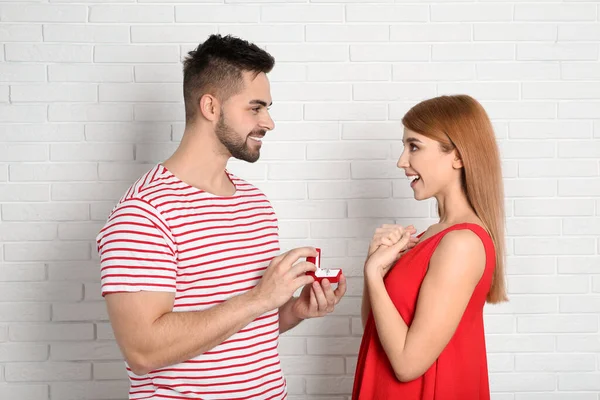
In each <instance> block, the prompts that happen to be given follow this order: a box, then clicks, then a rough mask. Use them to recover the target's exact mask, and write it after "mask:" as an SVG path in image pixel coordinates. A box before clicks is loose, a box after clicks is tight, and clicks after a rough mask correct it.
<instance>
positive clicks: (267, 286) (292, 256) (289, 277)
mask: <svg viewBox="0 0 600 400" xmlns="http://www.w3.org/2000/svg"><path fill="white" fill-rule="evenodd" d="M316 255H317V251H316V250H315V249H314V248H311V247H299V248H296V249H293V250H290V251H288V252H286V253H283V254H281V255H279V256H277V257H275V258H273V260H271V263H270V264H269V266H268V267H267V270H266V271H265V273H264V275H263V277H262V279H261V280H260V281H259V282H258V284H257V285H256V286H255V287H254V288H253V289H252V291H253V292H254V295H255V296H256V297H257V299H259V300H260V301H261V302H262V303H263V304H264V305H265V308H266V311H268V310H273V309H275V308H279V307H281V306H282V305H284V304H285V303H286V302H287V301H288V300H289V299H290V298H291V297H292V296H293V295H294V292H296V290H298V289H299V288H301V287H302V286H305V285H310V284H311V283H313V282H314V278H313V277H312V276H309V275H306V272H308V271H315V270H316V269H317V267H316V266H315V265H314V264H313V263H309V262H306V261H302V262H299V263H296V262H297V261H298V260H299V259H300V258H305V257H311V256H316Z"/></svg>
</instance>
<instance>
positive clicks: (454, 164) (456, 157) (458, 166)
mask: <svg viewBox="0 0 600 400" xmlns="http://www.w3.org/2000/svg"><path fill="white" fill-rule="evenodd" d="M452 168H454V169H461V168H463V162H462V158H460V154H458V152H457V151H456V149H455V150H454V161H452Z"/></svg>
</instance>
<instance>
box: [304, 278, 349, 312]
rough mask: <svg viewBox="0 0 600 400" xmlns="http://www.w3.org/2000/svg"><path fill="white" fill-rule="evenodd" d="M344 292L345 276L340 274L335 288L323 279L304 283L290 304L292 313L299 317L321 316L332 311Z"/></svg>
mask: <svg viewBox="0 0 600 400" xmlns="http://www.w3.org/2000/svg"><path fill="white" fill-rule="evenodd" d="M345 293H346V277H345V276H344V275H343V274H342V275H341V276H340V281H339V282H338V287H337V289H335V290H333V288H332V287H331V283H330V282H329V281H328V280H327V279H323V280H322V281H321V283H319V282H313V283H312V285H306V286H305V287H304V289H302V293H300V297H298V298H297V299H296V300H295V302H294V304H293V305H292V313H293V314H294V315H295V316H296V317H297V318H300V319H307V318H315V317H322V316H324V315H326V314H329V313H331V312H333V310H334V308H335V306H336V305H337V304H338V303H339V302H340V299H341V298H342V297H343V296H344V294H345Z"/></svg>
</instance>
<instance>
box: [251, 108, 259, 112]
mask: <svg viewBox="0 0 600 400" xmlns="http://www.w3.org/2000/svg"><path fill="white" fill-rule="evenodd" d="M252 111H254V112H255V113H258V112H259V111H260V107H256V108H253V109H252Z"/></svg>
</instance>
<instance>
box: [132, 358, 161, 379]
mask: <svg viewBox="0 0 600 400" xmlns="http://www.w3.org/2000/svg"><path fill="white" fill-rule="evenodd" d="M125 361H126V362H127V365H128V366H129V369H130V370H131V372H133V373H134V374H136V375H137V376H143V375H147V374H148V373H149V372H150V371H153V370H155V369H156V368H157V367H156V366H155V365H153V363H152V361H151V360H150V358H149V357H147V356H145V355H144V354H141V353H135V354H134V353H131V354H127V355H125Z"/></svg>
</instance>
